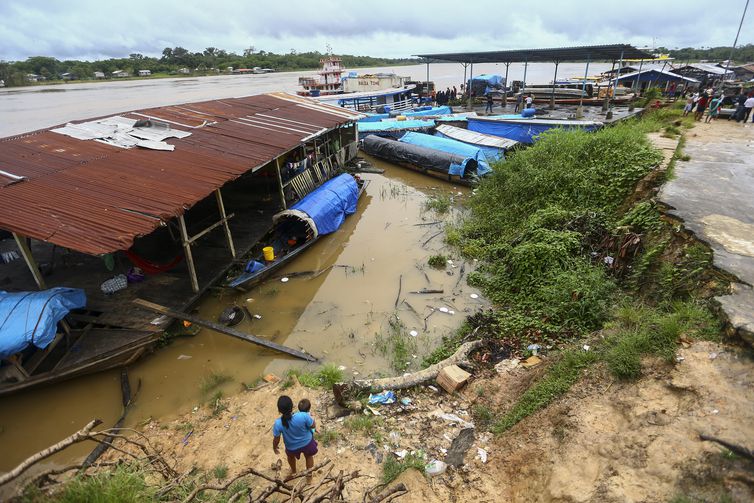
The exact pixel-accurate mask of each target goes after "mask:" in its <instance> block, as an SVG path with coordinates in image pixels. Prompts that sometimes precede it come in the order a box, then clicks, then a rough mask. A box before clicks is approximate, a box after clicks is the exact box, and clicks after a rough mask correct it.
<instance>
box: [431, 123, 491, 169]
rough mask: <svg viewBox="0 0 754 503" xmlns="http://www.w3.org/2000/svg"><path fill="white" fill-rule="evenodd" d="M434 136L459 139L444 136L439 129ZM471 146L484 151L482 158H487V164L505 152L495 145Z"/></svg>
mask: <svg viewBox="0 0 754 503" xmlns="http://www.w3.org/2000/svg"><path fill="white" fill-rule="evenodd" d="M435 136H437V137H438V138H447V139H448V140H453V141H459V140H455V139H453V138H450V137H448V136H445V135H444V134H442V133H441V132H439V131H437V132H436V133H435ZM461 143H465V142H461ZM473 146H475V147H476V148H478V149H479V150H481V151H482V153H484V158H485V159H487V164H489V163H491V162H495V161H499V160H501V159H505V153H503V150H502V149H499V148H496V147H487V146H485V145H473Z"/></svg>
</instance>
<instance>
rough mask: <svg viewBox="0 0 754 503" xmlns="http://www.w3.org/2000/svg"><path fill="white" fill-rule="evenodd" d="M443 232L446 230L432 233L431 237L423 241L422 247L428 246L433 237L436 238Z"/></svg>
mask: <svg viewBox="0 0 754 503" xmlns="http://www.w3.org/2000/svg"><path fill="white" fill-rule="evenodd" d="M443 232H445V231H440V232H438V233H436V234H432V235H431V236H430V237H429V239H427V240H426V241H425V242H423V243H422V247H424V246H427V243H429V242H430V241H432V240H433V239H435V238H436V237H437V236H439V235H440V234H442V233H443Z"/></svg>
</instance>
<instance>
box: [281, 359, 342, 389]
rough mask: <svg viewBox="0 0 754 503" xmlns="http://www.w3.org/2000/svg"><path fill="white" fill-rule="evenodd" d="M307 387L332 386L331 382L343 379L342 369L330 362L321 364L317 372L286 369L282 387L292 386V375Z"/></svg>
mask: <svg viewBox="0 0 754 503" xmlns="http://www.w3.org/2000/svg"><path fill="white" fill-rule="evenodd" d="M294 376H295V377H296V379H298V382H299V383H301V385H302V386H305V387H307V388H332V386H333V384H335V383H338V382H341V381H343V371H342V370H340V369H339V368H338V367H336V366H335V365H333V364H332V363H328V364H326V365H323V366H322V368H320V369H319V370H318V371H317V372H304V371H302V370H301V369H288V372H287V373H286V376H285V380H284V381H283V383H282V387H283V389H287V388H290V387H291V386H293V377H294Z"/></svg>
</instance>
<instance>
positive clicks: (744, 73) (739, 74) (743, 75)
mask: <svg viewBox="0 0 754 503" xmlns="http://www.w3.org/2000/svg"><path fill="white" fill-rule="evenodd" d="M723 68H725V67H723ZM730 70H731V71H732V72H733V73H734V74H735V75H736V78H737V79H740V80H751V79H753V78H754V63H747V64H745V65H741V66H731V67H730Z"/></svg>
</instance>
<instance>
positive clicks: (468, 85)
mask: <svg viewBox="0 0 754 503" xmlns="http://www.w3.org/2000/svg"><path fill="white" fill-rule="evenodd" d="M472 80H474V62H473V61H472V62H471V63H469V80H468V82H467V83H466V92H467V93H469V103H468V105H467V106H466V109H467V110H472V109H473V108H474V104H473V102H472V101H471V81H472Z"/></svg>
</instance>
